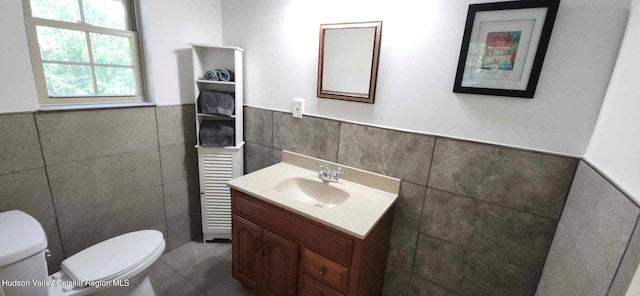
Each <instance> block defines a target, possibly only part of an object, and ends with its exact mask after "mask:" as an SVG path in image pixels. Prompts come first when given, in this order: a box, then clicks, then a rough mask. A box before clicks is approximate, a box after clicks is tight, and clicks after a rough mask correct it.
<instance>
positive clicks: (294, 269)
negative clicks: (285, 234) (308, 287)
mask: <svg viewBox="0 0 640 296" xmlns="http://www.w3.org/2000/svg"><path fill="white" fill-rule="evenodd" d="M262 237H263V240H264V242H263V247H262V252H263V255H264V258H263V264H264V267H263V269H264V275H263V276H264V280H263V283H264V287H263V289H264V293H263V295H270V296H294V295H296V284H297V282H298V279H297V277H298V245H296V244H295V243H293V242H291V241H288V240H286V239H284V238H282V237H280V236H278V235H276V234H274V233H272V232H269V231H268V230H263V231H262Z"/></svg>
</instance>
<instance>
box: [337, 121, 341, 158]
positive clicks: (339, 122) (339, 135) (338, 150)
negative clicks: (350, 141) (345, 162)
mask: <svg viewBox="0 0 640 296" xmlns="http://www.w3.org/2000/svg"><path fill="white" fill-rule="evenodd" d="M336 122H338V149H336V163H340V158H339V156H340V138H342V121H336Z"/></svg>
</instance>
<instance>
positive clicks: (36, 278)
mask: <svg viewBox="0 0 640 296" xmlns="http://www.w3.org/2000/svg"><path fill="white" fill-rule="evenodd" d="M46 247H47V237H46V235H45V233H44V230H43V229H42V226H41V225H40V223H38V221H37V220H36V219H34V218H33V217H31V216H29V215H28V214H26V213H24V212H22V211H17V210H15V211H8V212H2V213H0V290H1V291H0V295H3V293H4V295H5V296H71V295H73V296H81V295H131V296H153V295H155V292H154V291H153V287H152V286H151V282H150V281H149V278H148V277H147V275H148V273H149V270H150V269H151V266H152V265H153V263H155V262H156V260H157V259H158V258H159V257H160V255H162V252H163V251H164V248H165V242H164V238H163V237H162V233H161V232H159V231H156V230H141V231H135V232H130V233H126V234H123V235H120V236H117V237H114V238H111V239H108V240H106V241H103V242H101V243H98V244H95V245H93V246H91V247H89V248H87V249H84V250H82V251H80V252H79V253H77V254H75V255H73V256H71V257H69V258H67V259H65V260H64V261H62V265H61V267H62V270H61V271H59V272H56V273H54V274H52V275H50V276H49V275H48V272H47V261H46V254H47V252H48V250H46ZM87 283H89V285H87Z"/></svg>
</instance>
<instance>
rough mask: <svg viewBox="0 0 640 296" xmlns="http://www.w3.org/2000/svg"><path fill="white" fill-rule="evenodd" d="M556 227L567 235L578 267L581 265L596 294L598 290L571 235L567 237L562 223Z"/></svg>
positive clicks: (567, 233)
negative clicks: (578, 263) (578, 264)
mask: <svg viewBox="0 0 640 296" xmlns="http://www.w3.org/2000/svg"><path fill="white" fill-rule="evenodd" d="M558 227H562V230H563V231H564V233H565V234H566V235H567V238H568V239H569V243H570V244H571V248H573V251H574V252H576V255H577V256H578V260H579V261H580V265H582V268H584V271H585V273H586V274H587V277H588V278H589V282H590V283H591V285H592V286H593V289H594V290H596V293H597V292H598V288H597V287H596V284H595V283H594V282H593V279H592V278H591V274H590V273H589V271H588V270H587V266H586V265H585V264H584V261H583V260H582V255H580V253H578V249H577V248H576V244H575V243H573V240H572V239H571V235H569V232H568V231H567V230H566V229H565V228H564V225H562V223H558Z"/></svg>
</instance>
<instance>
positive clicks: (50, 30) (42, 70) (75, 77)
mask: <svg viewBox="0 0 640 296" xmlns="http://www.w3.org/2000/svg"><path fill="white" fill-rule="evenodd" d="M23 1H24V11H25V22H26V28H27V38H28V39H29V50H30V53H31V62H32V65H33V72H34V76H35V80H36V87H37V90H38V97H39V99H40V104H41V105H63V104H82V103H111V102H138V101H143V97H144V93H143V89H144V88H143V79H142V66H141V61H140V52H139V49H138V48H139V47H138V34H137V32H136V31H135V22H134V21H133V20H134V13H133V11H134V10H133V3H132V2H131V1H133V0H23Z"/></svg>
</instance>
